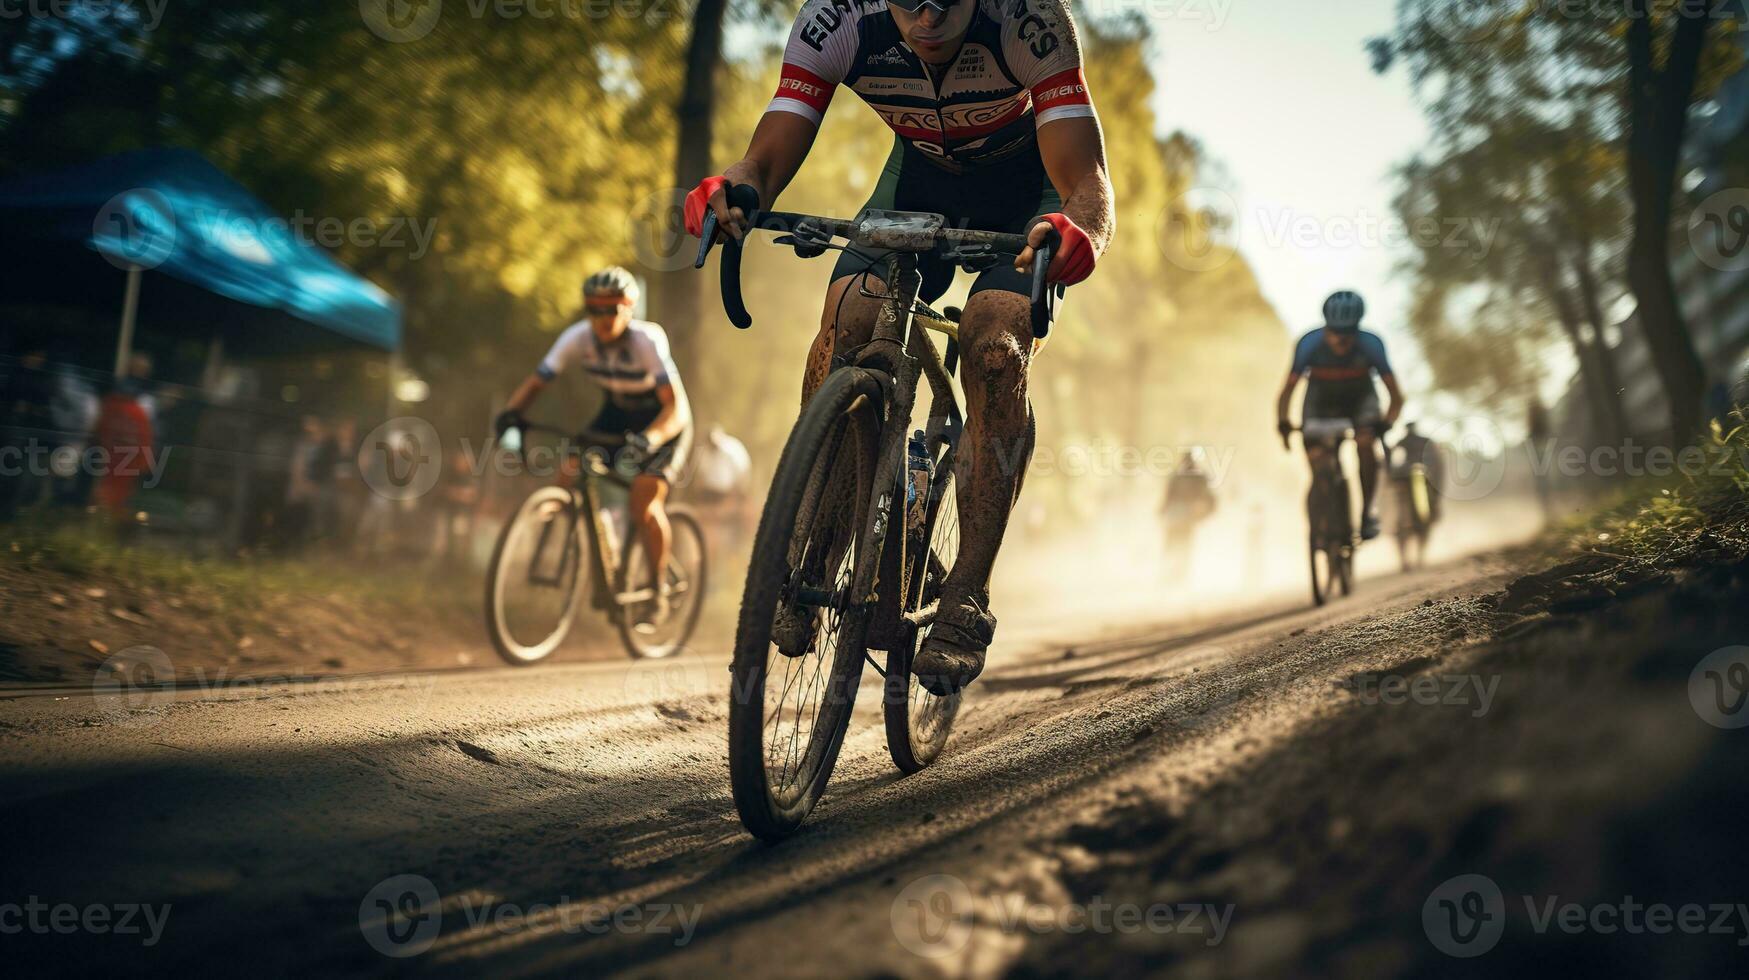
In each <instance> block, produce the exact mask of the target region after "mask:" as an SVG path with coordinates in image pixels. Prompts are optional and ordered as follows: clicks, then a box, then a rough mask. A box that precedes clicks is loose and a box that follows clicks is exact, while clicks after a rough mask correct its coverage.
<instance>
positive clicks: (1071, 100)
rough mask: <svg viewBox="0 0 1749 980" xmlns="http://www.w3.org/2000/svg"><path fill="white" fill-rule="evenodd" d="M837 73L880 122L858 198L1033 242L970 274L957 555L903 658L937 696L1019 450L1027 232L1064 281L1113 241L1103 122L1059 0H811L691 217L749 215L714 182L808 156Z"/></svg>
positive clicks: (795, 165)
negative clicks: (870, 181)
mask: <svg viewBox="0 0 1749 980" xmlns="http://www.w3.org/2000/svg"><path fill="white" fill-rule="evenodd" d="M841 85H842V86H844V87H846V88H849V89H850V90H851V91H853V92H855V93H856V94H857V95H858V96H860V97H861V98H862V100H863V101H864V102H866V103H868V105H869V107H870V108H872V109H873V110H874V111H875V112H876V113H877V114H878V115H879V116H880V117H881V118H882V120H884V121H885V122H886V124H887V125H888V126H889V127H890V128H891V129H892V130H893V132H894V133H895V135H896V139H895V140H894V145H893V150H892V153H891V155H890V156H889V157H888V158H887V162H886V167H885V169H884V170H883V171H882V173H881V177H880V180H879V182H878V183H877V184H876V186H875V190H874V193H873V195H872V196H871V197H870V198H869V200H868V203H867V205H866V206H867V207H871V208H886V209H892V210H900V211H927V212H935V213H940V214H944V215H946V216H947V218H948V221H949V223H950V224H953V225H956V226H959V227H967V228H976V229H980V230H987V231H999V232H1008V233H1013V234H1028V235H1029V240H1030V241H1031V243H1032V247H1031V248H1028V249H1027V250H1026V251H1025V252H1023V253H1022V254H1021V255H1020V256H1019V258H1018V259H1017V260H1016V262H1015V264H1014V266H1013V267H998V268H995V269H989V270H986V271H984V272H982V273H980V274H979V275H978V277H977V279H976V281H975V282H974V283H973V284H972V288H971V296H970V298H969V299H968V300H967V303H966V308H965V314H964V317H963V319H962V322H961V324H960V344H961V346H962V348H963V351H964V357H963V361H962V363H963V365H964V368H963V370H964V376H963V380H964V384H965V392H966V402H967V416H968V423H967V428H966V437H965V440H964V441H963V443H962V447H961V452H962V456H961V460H962V462H961V464H960V465H961V466H963V467H965V468H964V469H962V470H961V475H962V479H961V481H960V484H959V508H960V521H961V542H960V553H959V559H958V561H957V563H956V564H955V565H954V567H953V570H952V572H950V573H949V575H948V578H947V581H946V582H945V583H944V586H943V595H942V602H941V606H940V612H939V614H938V617H937V618H936V620H935V623H934V626H933V627H932V628H931V631H930V633H929V637H928V639H927V640H926V641H925V643H924V647H923V650H922V651H921V652H920V653H919V654H918V656H917V658H916V660H915V667H914V670H915V672H916V674H917V676H918V679H919V681H921V682H922V683H923V684H924V685H925V686H926V687H928V688H929V689H930V690H931V691H934V692H935V693H937V694H948V693H951V692H953V691H957V690H959V689H960V688H962V687H963V686H964V685H965V684H967V683H969V682H970V681H971V680H972V679H973V678H975V677H977V676H978V674H979V672H980V671H982V670H983V667H984V659H985V652H986V650H987V648H988V647H989V644H990V642H991V638H992V636H993V635H994V630H995V626H996V619H995V617H994V616H992V615H990V596H989V582H990V570H991V567H992V565H993V564H994V563H995V560H996V553H997V550H998V548H999V547H1000V545H1001V543H1002V536H1003V532H1004V530H1005V529H1006V527H1007V524H1008V515H1009V511H1010V510H1011V509H1012V507H1013V505H1014V502H1015V500H1016V498H1017V496H1018V494H1019V492H1020V484H1021V477H1022V475H1023V474H1024V472H1025V463H1026V461H1027V460H1028V459H1030V456H1031V452H1032V426H1031V420H1030V418H1029V409H1028V406H1027V397H1026V393H1027V371H1028V368H1029V366H1030V363H1031V360H1032V354H1033V349H1032V331H1031V304H1030V300H1029V293H1030V282H1029V278H1028V274H1029V272H1030V270H1031V267H1032V259H1033V250H1034V249H1035V248H1037V247H1038V246H1040V245H1042V244H1044V242H1045V241H1046V236H1047V235H1048V234H1049V233H1050V232H1051V231H1052V230H1053V229H1054V230H1055V231H1056V232H1057V233H1058V235H1059V236H1060V238H1061V244H1060V245H1059V247H1058V250H1057V252H1056V254H1055V256H1054V257H1053V259H1052V261H1051V266H1050V268H1049V270H1047V276H1048V278H1049V279H1050V280H1051V281H1052V282H1056V283H1061V284H1064V285H1073V284H1075V283H1078V282H1080V281H1082V280H1084V279H1086V278H1087V277H1088V275H1090V274H1091V273H1092V272H1093V266H1094V263H1095V261H1096V260H1097V259H1098V257H1099V256H1100V255H1102V254H1104V252H1105V250H1106V248H1107V247H1108V246H1109V245H1110V243H1111V237H1112V234H1113V231H1114V229H1115V226H1116V215H1115V211H1114V208H1113V204H1112V192H1111V182H1110V179H1109V178H1108V176H1107V173H1106V166H1105V144H1104V137H1103V136H1102V134H1101V133H1100V129H1099V120H1098V117H1097V116H1096V115H1095V113H1094V110H1093V100H1092V96H1091V95H1090V94H1089V92H1088V90H1087V83H1086V80H1085V78H1084V77H1083V75H1082V71H1081V52H1080V46H1079V44H1078V43H1077V40H1076V37H1075V24H1074V21H1073V20H1072V19H1071V17H1070V16H1069V11H1068V7H1067V4H1066V2H1065V0H1002V2H998V0H872V2H869V0H808V2H807V3H806V4H805V5H804V6H803V7H802V10H801V13H800V14H799V15H797V17H796V22H795V27H794V28H793V30H792V31H791V34H790V39H789V44H788V46H787V47H786V48H785V51H784V65H783V76H782V79H781V80H780V81H779V83H778V89H777V95H776V97H775V98H774V99H772V101H771V105H770V106H769V107H768V108H767V110H766V112H765V116H764V118H763V119H761V120H760V122H759V125H758V127H757V128H756V129H755V130H754V133H753V139H752V142H751V144H750V145H749V146H748V148H747V153H746V156H745V157H744V158H743V159H742V160H741V161H740V162H738V163H736V164H735V165H733V166H731V167H729V168H728V169H727V170H726V171H724V173H723V174H722V176H720V177H711V178H707V179H706V180H704V181H702V182H701V183H700V184H699V186H698V187H697V189H695V190H694V191H693V192H692V193H691V194H690V195H688V197H687V201H686V222H687V228H688V230H689V231H691V232H692V234H694V235H697V234H700V233H701V230H702V227H703V223H704V216H705V213H706V211H707V210H710V211H714V212H715V213H716V216H717V220H718V221H719V222H720V223H721V225H722V227H723V228H724V229H725V231H726V232H727V233H728V234H730V235H732V236H734V237H736V238H740V237H741V236H742V235H743V234H744V233H745V217H746V216H745V215H743V214H742V213H741V211H740V210H739V209H731V208H730V207H729V206H728V203H727V200H726V197H725V192H724V187H725V185H727V184H735V185H743V184H744V185H749V186H751V187H752V188H753V190H755V191H756V192H757V193H758V195H759V199H760V201H761V202H762V203H763V204H764V205H765V206H770V205H771V204H772V202H773V201H774V200H775V199H776V198H777V196H778V195H779V194H781V193H782V192H783V189H784V188H785V187H786V186H788V184H789V182H790V180H791V179H792V178H793V177H794V176H795V174H796V171H797V170H798V169H799V168H800V167H801V165H802V161H803V160H804V159H806V157H807V154H808V150H809V149H810V148H811V147H812V145H813V142H814V137H815V134H816V132H817V130H818V127H819V125H820V121H821V119H822V118H823V116H824V114H825V112H826V108H827V105H828V104H829V103H830V102H831V101H832V96H833V93H834V92H835V91H836V89H837V87H838V86H841ZM884 263H885V256H884V255H883V254H880V253H877V252H870V251H866V250H862V249H857V250H853V251H849V252H846V253H844V254H843V256H842V257H841V258H840V259H839V262H838V265H837V267H836V269H835V270H834V273H833V277H832V285H831V287H830V289H828V290H827V293H826V303H825V312H824V313H823V315H822V317H821V323H820V334H819V336H818V337H817V338H815V341H814V346H813V349H812V351H811V353H810V354H809V357H808V365H807V371H806V373H805V375H804V377H803V382H802V396H803V400H804V401H806V399H807V398H808V397H810V396H811V395H812V394H813V393H814V391H815V389H817V388H818V387H819V385H820V384H821V383H822V382H823V381H824V380H825V377H826V374H827V372H828V370H829V369H830V367H831V363H832V355H833V352H834V350H835V349H836V350H846V349H849V348H851V347H854V346H857V345H860V344H862V343H865V342H867V340H868V338H869V336H870V333H871V331H872V329H873V325H874V320H875V316H876V315H877V313H878V312H879V309H880V301H879V300H876V299H871V298H869V297H868V296H866V295H864V294H863V291H862V290H860V289H858V288H857V286H858V284H859V283H858V281H859V280H864V279H866V280H875V279H877V278H878V277H879V276H880V275H881V274H882V273H883V272H884V269H885V264H884ZM919 271H920V272H921V273H922V277H923V286H922V291H921V295H922V298H923V299H924V300H925V301H931V300H934V299H936V298H938V297H940V296H941V294H942V293H944V292H945V291H946V290H947V287H948V286H949V284H950V283H951V282H952V281H953V276H954V272H955V269H954V267H953V265H951V264H950V263H947V262H945V261H941V260H939V259H936V260H931V259H929V258H928V257H925V258H924V260H923V262H922V263H921V267H920V269H919ZM865 285H867V286H868V287H869V289H870V290H871V291H873V292H876V293H878V292H881V291H882V288H883V284H882V283H880V282H877V281H869V282H866V283H865ZM813 625H814V624H813V623H812V622H810V621H808V619H807V618H806V614H805V613H804V612H803V611H801V610H787V609H780V610H779V611H778V616H777V620H776V626H775V628H774V630H773V640H774V641H775V642H776V643H777V645H778V648H779V649H780V650H782V651H783V652H785V653H787V654H790V655H792V656H793V655H798V654H800V653H802V652H805V650H806V649H807V647H808V646H809V645H810V644H811V643H812V642H813V641H814V632H815V631H814V628H813Z"/></svg>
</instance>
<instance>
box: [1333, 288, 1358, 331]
mask: <svg viewBox="0 0 1749 980" xmlns="http://www.w3.org/2000/svg"><path fill="white" fill-rule="evenodd" d="M1365 316H1366V300H1364V299H1361V298H1360V294H1359V293H1356V292H1353V291H1351V290H1347V289H1344V290H1342V291H1341V292H1337V293H1331V294H1330V298H1329V299H1327V300H1325V301H1324V325H1325V326H1327V327H1329V328H1330V329H1332V330H1341V331H1343V332H1344V333H1347V332H1351V331H1355V330H1359V329H1360V321H1361V320H1362V319H1363V318H1365Z"/></svg>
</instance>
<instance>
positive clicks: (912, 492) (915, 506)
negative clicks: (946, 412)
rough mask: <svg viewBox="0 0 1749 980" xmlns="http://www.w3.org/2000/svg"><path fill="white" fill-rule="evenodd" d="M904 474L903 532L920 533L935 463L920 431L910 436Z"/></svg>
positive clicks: (927, 515)
mask: <svg viewBox="0 0 1749 980" xmlns="http://www.w3.org/2000/svg"><path fill="white" fill-rule="evenodd" d="M905 472H906V480H905V530H906V531H908V532H911V533H913V534H916V533H921V532H922V530H923V525H924V524H925V523H926V522H927V521H928V519H929V482H930V480H931V479H933V478H934V476H935V461H934V460H932V459H930V458H929V446H928V444H927V443H926V442H924V439H923V430H921V429H919V430H918V431H916V432H915V433H913V434H912V435H911V442H910V447H909V450H908V451H907V453H906V466H905Z"/></svg>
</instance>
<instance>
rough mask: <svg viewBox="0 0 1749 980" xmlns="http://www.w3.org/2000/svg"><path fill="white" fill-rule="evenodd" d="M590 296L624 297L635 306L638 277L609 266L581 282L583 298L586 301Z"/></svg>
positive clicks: (617, 267) (614, 266) (615, 266)
mask: <svg viewBox="0 0 1749 980" xmlns="http://www.w3.org/2000/svg"><path fill="white" fill-rule="evenodd" d="M591 296H624V297H625V298H626V299H627V300H628V301H630V302H631V303H633V304H636V303H637V301H638V277H636V276H634V275H632V274H631V273H630V272H628V271H627V270H625V269H623V268H621V267H620V266H617V265H610V266H608V267H607V268H605V269H602V270H601V271H600V272H597V273H595V274H594V275H591V276H590V277H589V278H587V279H585V280H583V297H584V298H585V299H587V298H589V297H591Z"/></svg>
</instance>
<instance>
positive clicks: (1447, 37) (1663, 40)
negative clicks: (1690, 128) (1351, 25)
mask: <svg viewBox="0 0 1749 980" xmlns="http://www.w3.org/2000/svg"><path fill="white" fill-rule="evenodd" d="M1666 8H1669V9H1666ZM1722 11H1723V7H1722V6H1717V5H1715V4H1713V3H1710V2H1708V0H1677V2H1676V3H1675V4H1674V5H1671V4H1666V3H1650V2H1646V0H1612V2H1605V3H1598V4H1592V5H1590V6H1589V7H1587V8H1586V9H1584V10H1582V11H1579V12H1575V11H1574V10H1573V9H1572V8H1571V7H1570V6H1567V5H1541V4H1534V3H1525V2H1521V0H1479V2H1474V3H1463V4H1457V3H1448V2H1446V0H1401V2H1400V3H1399V8H1398V24H1397V29H1396V32H1395V33H1394V34H1393V35H1392V36H1391V37H1390V38H1387V39H1380V40H1377V41H1375V42H1373V44H1372V52H1373V58H1374V66H1375V68H1377V69H1379V70H1381V71H1383V70H1385V69H1388V68H1389V67H1390V65H1391V64H1392V63H1394V62H1395V61H1397V60H1403V61H1406V62H1407V64H1408V65H1409V73H1410V78H1411V81H1412V83H1413V84H1414V85H1415V86H1416V88H1417V90H1418V91H1420V92H1422V93H1423V95H1424V96H1425V97H1426V107H1427V111H1428V115H1429V118H1430V119H1431V120H1432V122H1433V123H1434V129H1435V133H1436V141H1437V143H1438V145H1439V147H1440V148H1441V149H1442V150H1445V151H1447V152H1457V151H1461V150H1464V149H1466V148H1469V147H1471V146H1474V145H1475V144H1476V143H1477V141H1479V140H1481V139H1485V138H1488V136H1489V134H1491V133H1493V132H1494V131H1495V130H1494V123H1495V122H1496V121H1497V120H1498V119H1499V118H1500V117H1501V116H1502V114H1505V113H1517V114H1521V115H1525V116H1529V117H1531V118H1535V119H1539V120H1542V121H1543V122H1545V123H1548V124H1552V125H1561V126H1564V125H1565V124H1566V121H1568V120H1572V119H1583V120H1588V121H1595V126H1596V131H1597V133H1598V137H1599V139H1598V141H1597V143H1598V145H1599V146H1601V147H1610V148H1618V149H1619V152H1618V153H1617V159H1618V164H1617V167H1616V168H1615V171H1614V173H1612V174H1607V175H1606V174H1604V173H1603V172H1601V171H1597V170H1595V169H1594V168H1585V167H1581V168H1573V169H1568V170H1566V171H1564V172H1562V174H1561V179H1560V180H1558V181H1557V182H1556V183H1555V184H1553V185H1551V187H1550V188H1548V190H1549V191H1550V192H1551V193H1556V194H1563V195H1572V194H1574V193H1577V194H1579V195H1582V196H1584V197H1598V196H1601V195H1606V194H1623V195H1625V196H1626V197H1627V198H1628V200H1629V201H1631V204H1632V212H1633V215H1632V229H1631V231H1632V234H1631V245H1630V247H1629V248H1628V250H1627V256H1626V263H1625V265H1626V272H1627V275H1626V278H1627V283H1628V286H1629V288H1630V289H1631V290H1632V292H1633V294H1634V295H1635V298H1636V299H1637V300H1638V306H1639V310H1640V315H1639V316H1638V317H1637V320H1638V323H1639V327H1640V329H1641V331H1642V332H1643V333H1644V335H1645V339H1646V341H1647V345H1648V347H1649V348H1650V350H1651V352H1652V355H1653V359H1654V362H1655V364H1656V366H1657V369H1658V372H1659V377H1660V381H1661V383H1662V386H1663V389H1664V392H1665V395H1666V398H1667V401H1668V403H1669V405H1670V410H1671V413H1672V422H1673V426H1672V432H1673V435H1674V436H1675V438H1677V439H1679V440H1686V439H1688V438H1690V437H1691V436H1692V434H1693V433H1694V432H1695V431H1696V429H1697V426H1698V421H1699V411H1700V395H1701V390H1702V388H1703V386H1704V373H1703V372H1702V371H1701V368H1700V363H1699V359H1698V358H1697V357H1696V356H1695V354H1694V343H1693V340H1692V338H1691V337H1690V336H1689V333H1688V329H1687V326H1686V324H1685V323H1684V322H1683V317H1682V312H1681V309H1680V306H1679V305H1678V303H1677V297H1676V291H1675V287H1674V284H1673V282H1672V278H1671V272H1670V219H1671V213H1672V199H1673V196H1674V194H1675V193H1676V191H1677V186H1676V183H1677V177H1678V174H1679V171H1680V165H1681V155H1682V150H1683V147H1682V141H1683V137H1684V134H1685V132H1686V126H1687V114H1688V110H1689V107H1690V106H1691V105H1692V104H1693V103H1694V102H1695V101H1696V100H1697V99H1699V98H1702V97H1704V96H1705V94H1706V93H1707V92H1709V91H1711V89H1712V88H1713V87H1714V86H1715V85H1716V84H1717V82H1718V80H1719V79H1720V78H1722V76H1723V74H1724V72H1725V71H1726V70H1728V69H1731V68H1734V66H1735V65H1736V63H1737V61H1738V60H1739V56H1738V52H1737V51H1736V49H1735V47H1734V46H1733V45H1731V44H1729V43H1727V42H1725V40H1724V36H1723V33H1722V32H1719V31H1715V30H1713V25H1714V24H1715V23H1722V21H1721V20H1720V14H1721V12H1722ZM1617 188H1621V189H1620V190H1617ZM1569 203H1570V202H1569ZM1570 231H1572V232H1573V233H1574V234H1575V235H1576V236H1577V243H1578V248H1577V251H1576V253H1575V254H1574V256H1573V257H1572V259H1571V269H1572V272H1573V274H1574V275H1575V277H1576V280H1577V288H1578V290H1579V293H1578V297H1579V299H1580V304H1579V307H1578V311H1579V313H1580V315H1581V316H1582V317H1584V318H1585V319H1587V320H1589V321H1591V327H1592V329H1591V337H1590V338H1589V343H1590V346H1592V347H1593V348H1594V349H1595V350H1597V351H1599V352H1601V353H1600V354H1598V355H1594V356H1593V362H1594V363H1595V364H1596V365H1597V367H1598V369H1599V370H1601V371H1603V372H1606V373H1607V372H1613V371H1614V370H1615V366H1614V362H1613V360H1612V359H1611V358H1609V357H1608V356H1607V347H1606V345H1604V344H1603V343H1602V341H1601V339H1600V338H1601V337H1602V335H1603V331H1602V329H1601V328H1602V326H1603V324H1602V323H1601V319H1602V312H1601V311H1602V309H1603V307H1602V304H1601V303H1599V302H1596V300H1597V297H1598V294H1599V293H1600V292H1601V290H1602V289H1604V288H1606V287H1605V286H1604V284H1603V283H1602V282H1601V281H1600V276H1599V267H1598V265H1597V264H1596V263H1595V261H1594V255H1593V252H1592V248H1593V245H1594V244H1601V243H1599V242H1598V241H1597V239H1596V238H1595V236H1594V234H1593V232H1594V229H1593V228H1591V227H1589V226H1584V227H1577V228H1573V229H1570ZM1607 386H1608V387H1609V388H1610V389H1611V390H1614V389H1615V388H1616V387H1617V385H1615V384H1614V383H1613V382H1610V383H1608V385H1607Z"/></svg>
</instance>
